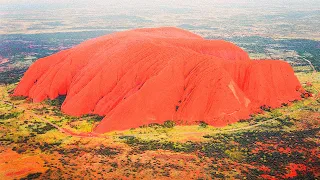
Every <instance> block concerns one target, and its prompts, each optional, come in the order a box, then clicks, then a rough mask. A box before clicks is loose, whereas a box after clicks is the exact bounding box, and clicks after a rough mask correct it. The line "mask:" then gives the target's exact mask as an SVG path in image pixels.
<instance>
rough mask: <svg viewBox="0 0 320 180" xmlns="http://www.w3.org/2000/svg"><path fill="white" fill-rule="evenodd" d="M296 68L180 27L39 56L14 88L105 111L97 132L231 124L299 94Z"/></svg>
mask: <svg viewBox="0 0 320 180" xmlns="http://www.w3.org/2000/svg"><path fill="white" fill-rule="evenodd" d="M299 87H301V86H300V83H299V81H298V80H297V78H296V76H295V75H294V72H293V70H292V68H291V66H290V65H289V64H288V63H286V62H284V61H279V60H251V59H250V58H249V56H248V54H247V53H246V52H245V51H243V50H242V49H241V48H239V47H237V46H236V45H234V44H232V43H230V42H226V41H222V40H206V39H203V38H202V37H200V36H198V35H196V34H193V33H191V32H188V31H185V30H182V29H177V28H169V27H168V28H167V27H165V28H153V29H136V30H130V31H124V32H118V33H114V34H110V35H106V36H102V37H99V38H95V39H91V40H88V41H86V42H84V43H82V44H80V45H78V46H75V47H73V48H71V49H68V50H64V51H61V52H58V53H56V54H54V55H51V56H49V57H45V58H42V59H39V60H38V61H36V62H35V63H34V64H33V65H32V66H31V67H30V68H29V69H28V71H27V72H26V73H25V75H24V77H23V78H22V79H21V82H20V83H19V84H18V86H17V88H16V89H15V91H14V95H16V96H27V97H30V98H32V99H33V100H34V101H35V102H39V101H42V100H44V99H46V98H50V99H54V98H56V97H58V96H59V95H66V99H65V101H64V103H63V105H62V111H63V112H65V113H66V114H69V115H74V116H80V115H83V114H99V115H103V116H105V118H104V119H103V120H102V121H101V122H100V124H99V125H98V126H97V127H95V128H94V132H96V133H104V132H108V131H113V130H124V129H128V128H135V127H139V126H141V125H145V124H150V123H163V122H164V121H166V120H173V121H175V122H177V123H180V124H195V123H197V122H199V121H204V122H206V123H208V124H209V125H213V126H225V125H227V124H229V123H233V122H236V121H238V120H239V119H245V118H248V117H249V115H250V114H252V113H254V112H256V111H258V110H259V108H260V107H261V106H263V105H267V106H270V107H273V108H274V107H279V106H281V104H282V103H288V102H289V101H293V100H296V99H300V93H299V92H297V88H299Z"/></svg>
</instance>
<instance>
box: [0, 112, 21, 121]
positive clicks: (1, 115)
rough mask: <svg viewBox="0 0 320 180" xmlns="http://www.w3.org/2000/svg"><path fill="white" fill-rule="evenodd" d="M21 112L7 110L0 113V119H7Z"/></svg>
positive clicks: (17, 115) (15, 116)
mask: <svg viewBox="0 0 320 180" xmlns="http://www.w3.org/2000/svg"><path fill="white" fill-rule="evenodd" d="M22 113H23V112H8V113H3V114H0V120H7V119H13V118H17V117H19V115H20V114H22Z"/></svg>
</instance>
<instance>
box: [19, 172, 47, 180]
mask: <svg viewBox="0 0 320 180" xmlns="http://www.w3.org/2000/svg"><path fill="white" fill-rule="evenodd" d="M41 174H42V173H40V172H39V173H32V174H29V175H28V176H27V177H24V178H21V179H20V180H31V179H38V178H39V177H40V176H41Z"/></svg>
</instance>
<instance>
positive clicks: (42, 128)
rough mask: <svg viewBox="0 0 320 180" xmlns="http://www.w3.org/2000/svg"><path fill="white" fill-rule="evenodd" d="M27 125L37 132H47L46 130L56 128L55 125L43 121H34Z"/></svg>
mask: <svg viewBox="0 0 320 180" xmlns="http://www.w3.org/2000/svg"><path fill="white" fill-rule="evenodd" d="M27 127H28V129H29V130H31V132H34V133H37V134H45V133H46V132H48V131H50V130H53V129H55V127H54V126H52V125H51V124H48V123H42V122H34V123H32V124H29V125H28V126H27Z"/></svg>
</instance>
